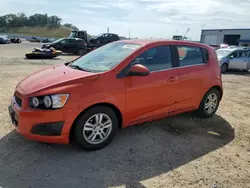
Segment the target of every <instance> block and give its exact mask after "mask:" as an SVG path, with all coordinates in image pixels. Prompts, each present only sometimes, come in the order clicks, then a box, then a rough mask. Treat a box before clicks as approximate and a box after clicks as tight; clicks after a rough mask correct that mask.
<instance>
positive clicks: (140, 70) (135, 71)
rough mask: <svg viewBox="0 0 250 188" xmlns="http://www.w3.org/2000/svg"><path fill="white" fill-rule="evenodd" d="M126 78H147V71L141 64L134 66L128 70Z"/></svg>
mask: <svg viewBox="0 0 250 188" xmlns="http://www.w3.org/2000/svg"><path fill="white" fill-rule="evenodd" d="M127 75H128V76H148V75H149V70H148V68H147V67H145V66H144V65H142V64H135V65H133V66H132V67H131V69H130V70H129V72H128V74H127Z"/></svg>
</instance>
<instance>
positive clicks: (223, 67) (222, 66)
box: [221, 63, 227, 73]
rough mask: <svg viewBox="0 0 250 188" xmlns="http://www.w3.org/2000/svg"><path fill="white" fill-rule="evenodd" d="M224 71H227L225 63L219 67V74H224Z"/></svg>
mask: <svg viewBox="0 0 250 188" xmlns="http://www.w3.org/2000/svg"><path fill="white" fill-rule="evenodd" d="M226 71H227V64H226V63H223V64H222V65H221V72H222V73H224V72H226Z"/></svg>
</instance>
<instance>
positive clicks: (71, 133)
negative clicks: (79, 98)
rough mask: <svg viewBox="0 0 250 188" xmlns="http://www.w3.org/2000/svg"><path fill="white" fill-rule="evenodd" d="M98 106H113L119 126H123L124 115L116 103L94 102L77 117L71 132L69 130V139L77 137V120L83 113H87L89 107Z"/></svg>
mask: <svg viewBox="0 0 250 188" xmlns="http://www.w3.org/2000/svg"><path fill="white" fill-rule="evenodd" d="M97 106H106V107H109V108H111V109H112V110H114V112H115V114H116V115H117V118H118V127H119V128H122V124H123V116H122V113H121V111H120V109H119V108H118V107H117V106H115V105H114V104H111V103H107V102H101V103H96V104H93V105H91V106H89V107H87V108H85V109H84V110H82V111H81V112H80V113H79V114H78V116H77V117H76V118H75V120H74V122H73V124H72V126H71V128H70V132H69V141H70V142H72V141H73V140H74V139H75V138H74V130H75V127H76V122H77V120H78V119H79V118H80V117H81V115H82V114H83V113H85V112H86V111H88V110H89V109H91V108H94V107H97Z"/></svg>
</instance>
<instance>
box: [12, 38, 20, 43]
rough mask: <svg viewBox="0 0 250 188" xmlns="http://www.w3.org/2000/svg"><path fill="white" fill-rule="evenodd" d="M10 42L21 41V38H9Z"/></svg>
mask: <svg viewBox="0 0 250 188" xmlns="http://www.w3.org/2000/svg"><path fill="white" fill-rule="evenodd" d="M10 42H11V43H21V42H22V40H21V39H19V38H11V39H10Z"/></svg>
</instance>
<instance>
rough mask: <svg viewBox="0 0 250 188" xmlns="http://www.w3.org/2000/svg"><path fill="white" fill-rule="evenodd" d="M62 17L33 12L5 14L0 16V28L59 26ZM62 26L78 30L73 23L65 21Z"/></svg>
mask: <svg viewBox="0 0 250 188" xmlns="http://www.w3.org/2000/svg"><path fill="white" fill-rule="evenodd" d="M61 22H62V19H61V18H59V17H58V16H56V15H53V16H48V14H34V15H31V16H26V15H25V14H24V13H18V14H6V15H4V16H0V28H13V27H22V26H41V27H44V26H47V27H59V26H61V25H62V24H61ZM63 26H65V27H68V28H71V29H75V30H78V28H77V27H76V26H75V25H72V24H70V23H65V24H63Z"/></svg>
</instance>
